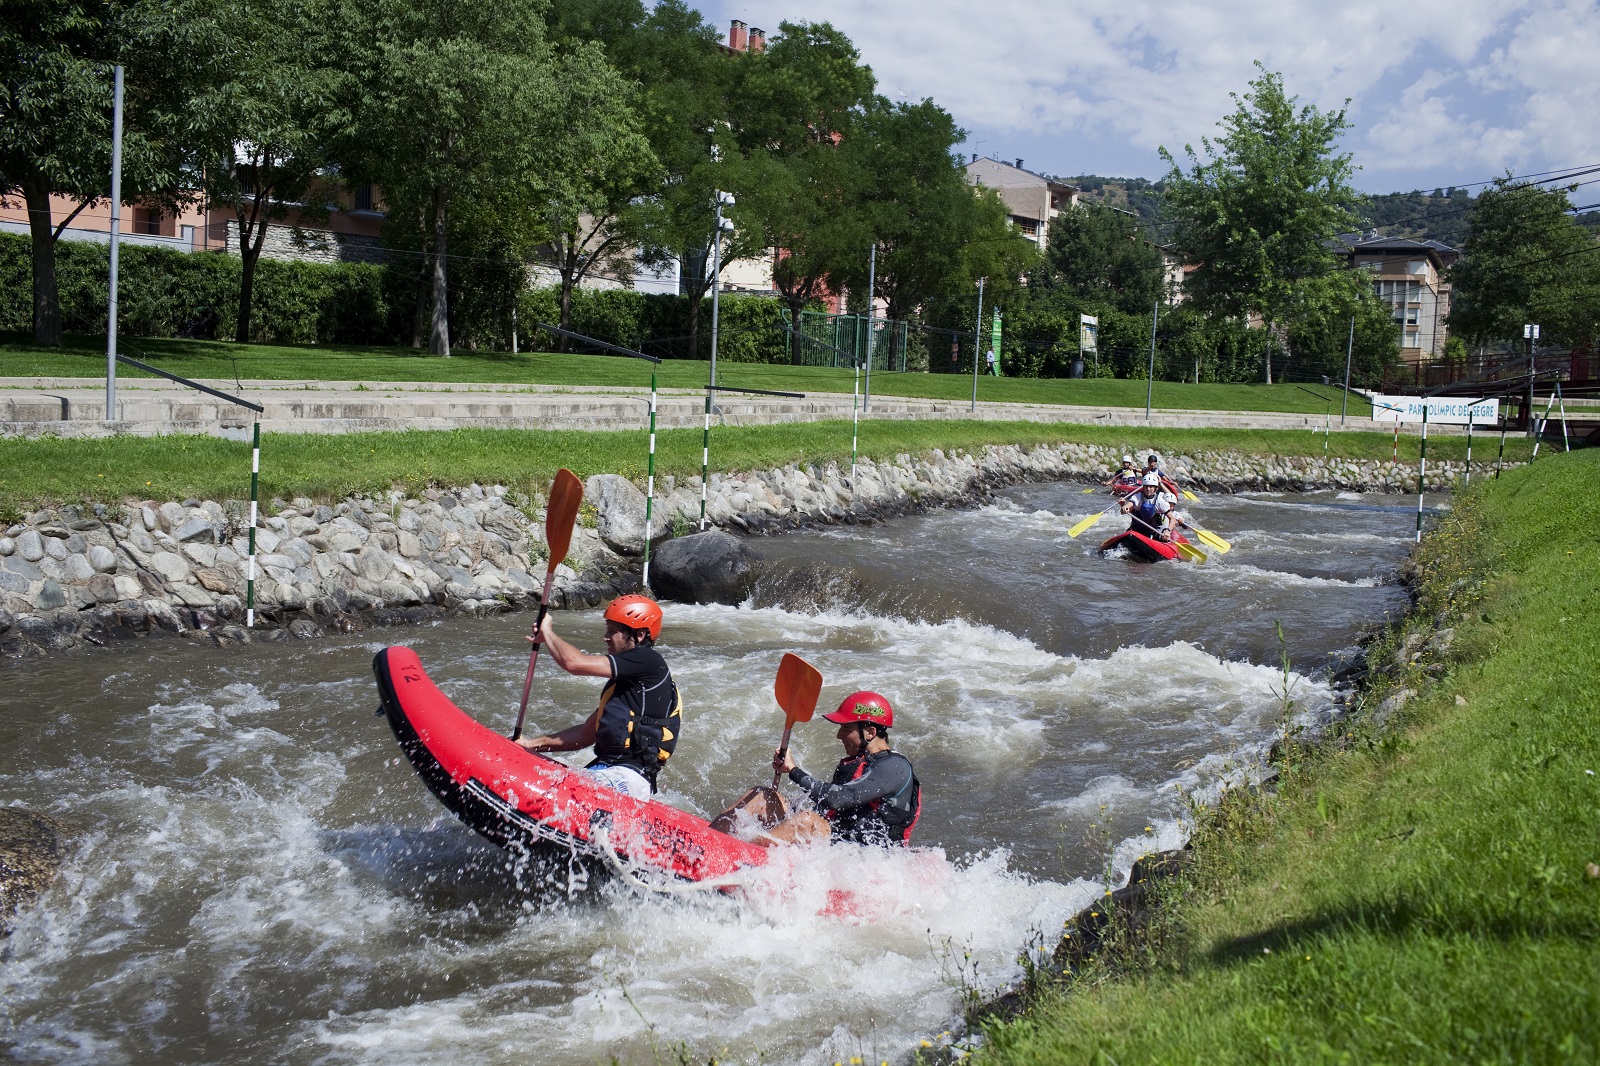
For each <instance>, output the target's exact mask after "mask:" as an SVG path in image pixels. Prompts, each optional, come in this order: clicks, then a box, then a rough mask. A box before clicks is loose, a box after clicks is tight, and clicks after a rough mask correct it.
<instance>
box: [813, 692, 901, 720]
mask: <svg viewBox="0 0 1600 1066" xmlns="http://www.w3.org/2000/svg"><path fill="white" fill-rule="evenodd" d="M822 717H824V718H826V719H827V720H828V721H830V722H833V723H835V724H837V725H848V724H849V723H851V722H865V723H866V724H867V725H876V726H882V727H883V728H884V729H892V728H893V727H894V708H893V707H891V706H889V701H888V700H887V699H885V698H884V697H882V696H880V695H879V694H878V693H876V692H869V691H867V690H866V689H862V690H861V691H860V692H852V693H850V695H848V696H846V697H845V698H844V702H843V703H841V704H839V709H838V710H837V711H834V712H833V713H832V714H825V715H823V716H822Z"/></svg>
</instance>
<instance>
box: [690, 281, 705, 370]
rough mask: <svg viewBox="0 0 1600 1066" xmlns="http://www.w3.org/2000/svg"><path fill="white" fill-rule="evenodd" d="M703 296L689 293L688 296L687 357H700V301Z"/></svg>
mask: <svg viewBox="0 0 1600 1066" xmlns="http://www.w3.org/2000/svg"><path fill="white" fill-rule="evenodd" d="M704 298H705V297H703V296H700V295H696V294H693V293H691V294H690V296H689V358H690V359H698V358H700V301H701V300H703V299H704Z"/></svg>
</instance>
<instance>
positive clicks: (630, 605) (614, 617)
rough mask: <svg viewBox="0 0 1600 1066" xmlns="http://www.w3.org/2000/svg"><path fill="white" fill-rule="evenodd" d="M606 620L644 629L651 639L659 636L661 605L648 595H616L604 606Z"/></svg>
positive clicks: (631, 627)
mask: <svg viewBox="0 0 1600 1066" xmlns="http://www.w3.org/2000/svg"><path fill="white" fill-rule="evenodd" d="M606 621H608V622H615V623H617V625H619V626H626V627H627V628H629V629H644V630H648V631H649V633H650V639H651V640H658V639H660V637H661V605H660V604H659V603H657V602H656V601H655V600H652V599H651V598H650V597H649V596H640V595H637V594H635V595H629V596H618V597H617V598H616V599H614V600H612V601H611V604H610V606H608V607H607V608H606Z"/></svg>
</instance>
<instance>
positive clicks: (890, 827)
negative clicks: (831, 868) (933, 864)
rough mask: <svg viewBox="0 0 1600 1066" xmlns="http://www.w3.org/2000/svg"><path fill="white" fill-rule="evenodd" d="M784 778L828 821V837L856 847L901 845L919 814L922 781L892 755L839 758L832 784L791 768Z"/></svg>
mask: <svg viewBox="0 0 1600 1066" xmlns="http://www.w3.org/2000/svg"><path fill="white" fill-rule="evenodd" d="M789 780H790V781H793V782H794V783H795V784H796V785H799V786H800V787H801V788H802V789H804V790H805V792H806V794H807V795H809V796H810V797H811V802H813V803H815V804H816V805H817V806H818V807H820V808H822V811H823V813H824V814H826V815H827V816H828V820H829V821H830V822H832V823H833V834H834V836H836V837H838V838H839V839H841V840H849V841H853V842H855V843H858V844H903V843H905V842H906V841H908V840H910V839H911V830H912V828H913V827H914V826H915V825H916V823H917V817H918V815H919V814H920V813H921V811H922V783H921V782H920V781H918V780H917V775H916V771H914V770H913V769H912V767H911V760H910V759H908V758H906V757H905V756H904V755H901V754H900V753H899V752H897V751H880V752H875V753H874V754H872V755H866V756H860V755H858V756H856V757H855V758H854V759H840V760H839V765H838V766H837V767H835V768H834V771H833V780H832V781H831V782H830V781H821V780H818V779H817V778H815V777H812V776H811V775H810V774H808V773H806V772H805V771H804V770H802V769H801V768H800V767H798V766H796V767H795V768H794V769H793V770H790V771H789Z"/></svg>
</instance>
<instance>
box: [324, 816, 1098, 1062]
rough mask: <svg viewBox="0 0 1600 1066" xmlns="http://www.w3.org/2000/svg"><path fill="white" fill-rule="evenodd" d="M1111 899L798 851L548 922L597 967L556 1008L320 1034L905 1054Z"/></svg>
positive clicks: (578, 1049) (480, 1007)
mask: <svg viewBox="0 0 1600 1066" xmlns="http://www.w3.org/2000/svg"><path fill="white" fill-rule="evenodd" d="M1099 891H1100V889H1098V887H1097V886H1095V885H1093V884H1091V883H1088V882H1078V883H1075V884H1071V885H1057V884H1050V883H1039V882H1032V881H1029V880H1028V879H1026V878H1023V877H1020V876H1019V875H1017V874H1015V873H1012V872H1010V871H1009V870H1008V869H1007V864H1006V857H1005V855H1004V854H1003V853H1001V854H994V855H990V856H986V857H984V858H982V859H979V860H978V861H976V862H974V863H972V864H971V865H969V866H967V867H965V868H957V867H956V866H953V865H952V864H950V863H949V862H947V861H946V860H945V858H944V856H943V854H942V853H941V852H939V851H937V850H931V851H920V850H914V851H905V850H900V849H894V850H885V849H879V848H856V847H850V846H836V847H821V848H808V849H800V848H796V849H789V850H786V851H781V852H777V853H775V854H774V856H773V861H772V864H771V865H770V866H769V867H767V868H766V869H763V870H758V871H754V872H752V873H751V874H750V875H749V876H748V877H747V878H745V879H744V882H743V885H742V887H741V890H740V894H739V897H740V898H732V899H730V898H720V897H712V898H705V899H679V898H669V897H648V896H639V895H637V894H634V893H632V892H630V891H628V890H626V889H623V888H621V887H620V886H613V887H612V888H611V889H608V894H609V895H610V896H611V904H610V907H609V908H608V909H606V910H605V911H603V912H600V913H594V914H591V915H589V918H590V919H591V921H590V923H589V924H588V926H587V927H584V928H582V929H573V928H572V927H571V915H565V914H564V915H560V916H556V917H554V919H553V920H554V921H555V922H556V923H557V924H558V925H561V926H563V927H565V928H563V930H562V932H563V933H565V934H566V935H569V936H570V935H577V936H580V937H582V939H583V940H584V947H585V950H586V951H587V952H588V958H587V960H586V962H587V971H588V972H587V973H586V974H585V976H584V977H583V978H582V979H581V980H580V981H578V982H576V987H574V988H572V989H570V990H569V992H570V995H568V996H564V997H562V998H561V999H560V1001H559V1002H555V1003H549V1004H546V1005H528V1006H521V1005H515V1004H507V1005H505V1006H507V1007H509V1008H510V1009H490V1010H486V1009H485V1005H484V1004H483V1002H482V1001H481V999H480V998H479V997H477V996H473V995H466V996H455V997H447V998H441V999H438V1000H435V1001H432V1002H430V1003H428V1004H426V1005H417V1004H408V1005H405V1006H401V1007H395V1008H392V1009H385V1010H375V1011H366V1012H361V1013H359V1014H352V1015H345V1016H339V1017H334V1018H330V1019H327V1020H325V1021H322V1022H318V1023H316V1024H314V1025H312V1026H310V1027H309V1030H310V1033H311V1035H313V1036H314V1038H315V1039H316V1040H317V1041H318V1042H320V1043H322V1044H323V1045H324V1046H326V1047H327V1048H328V1049H329V1052H330V1055H329V1057H328V1061H334V1062H343V1061H355V1060H366V1059H373V1058H378V1059H381V1060H383V1061H386V1062H390V1061H393V1062H423V1061H438V1059H439V1058H441V1057H445V1056H449V1057H453V1058H462V1059H465V1060H467V1061H486V1062H500V1061H522V1060H525V1059H526V1057H527V1056H529V1055H534V1056H535V1057H536V1058H537V1060H538V1061H540V1062H548V1063H590V1062H594V1061H597V1060H604V1059H607V1058H611V1057H616V1058H618V1059H621V1060H622V1061H651V1059H652V1052H651V1043H652V1041H654V1042H655V1043H656V1044H657V1045H658V1046H659V1047H662V1048H671V1047H672V1046H673V1045H678V1044H682V1045H685V1046H686V1047H687V1048H688V1049H689V1051H690V1055H691V1057H693V1058H698V1059H704V1058H708V1057H710V1056H711V1055H716V1056H718V1057H719V1058H732V1059H733V1060H735V1061H755V1060H757V1059H760V1060H761V1061H770V1062H815V1061H833V1060H835V1059H838V1060H847V1059H849V1058H850V1057H851V1056H852V1055H857V1054H860V1053H861V1051H862V1049H865V1048H872V1049H875V1053H881V1057H883V1058H899V1057H900V1056H901V1055H903V1054H904V1052H905V1050H906V1049H907V1048H910V1047H914V1046H916V1044H917V1041H918V1039H919V1038H921V1037H923V1036H928V1035H934V1034H937V1033H938V1032H940V1031H942V1030H944V1029H946V1028H948V1026H949V1023H950V1021H951V1019H952V1018H953V1017H954V1016H955V1015H956V1014H957V1013H958V1012H959V1008H960V1002H961V995H962V989H963V982H965V983H966V986H967V987H972V988H975V989H976V990H978V991H994V990H996V989H998V988H1000V987H1003V985H1004V984H1006V983H1007V982H1009V981H1012V980H1015V979H1016V978H1017V977H1018V976H1019V975H1020V966H1019V964H1018V961H1017V953H1018V951H1019V950H1020V949H1021V948H1023V947H1024V946H1025V945H1026V944H1027V943H1028V941H1029V939H1030V937H1032V938H1034V939H1035V940H1039V941H1041V942H1042V941H1043V940H1045V939H1049V941H1050V942H1051V943H1052V944H1053V937H1054V934H1055V931H1056V930H1058V929H1059V928H1060V924H1061V922H1062V921H1063V919H1064V917H1065V916H1066V915H1068V914H1070V913H1073V912H1074V911H1075V910H1076V909H1077V908H1078V907H1080V906H1082V905H1084V904H1086V903H1087V902H1088V901H1089V900H1091V899H1093V898H1095V897H1096V896H1097V895H1098V894H1099ZM840 892H848V893H849V894H850V895H849V897H848V899H846V900H844V901H843V902H841V901H840V899H839V897H838V896H837V895H834V894H836V893H840ZM829 910H832V911H833V912H835V913H824V912H827V911H829ZM841 910H842V913H840V912H841ZM553 932H554V931H553V930H550V929H548V928H546V926H545V919H544V918H543V916H539V917H535V918H533V919H531V920H530V921H529V922H528V923H527V925H526V926H525V927H523V928H520V929H518V930H516V931H515V932H514V933H513V934H509V935H508V936H507V937H506V938H505V942H504V943H503V944H502V945H500V946H499V948H497V951H498V952H500V953H501V957H500V960H499V961H500V962H501V963H502V964H503V965H505V966H506V967H507V969H508V971H509V972H516V971H517V970H518V960H519V959H520V960H523V963H522V965H523V966H526V967H528V968H529V969H531V968H533V967H536V966H537V958H538V955H539V951H540V945H541V944H544V943H547V942H548V940H549V938H550V937H551V935H552V933H553ZM524 972H527V971H524ZM864 1004H870V1005H872V1007H874V1008H875V1009H874V1010H871V1011H869V1012H864V1011H863V1005H864ZM868 1013H871V1014H872V1015H873V1017H870V1018H869V1017H867V1016H866V1015H867V1014H868ZM664 1057H667V1058H671V1057H672V1056H671V1055H670V1054H668V1055H666V1056H664Z"/></svg>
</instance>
